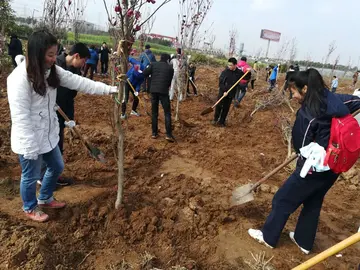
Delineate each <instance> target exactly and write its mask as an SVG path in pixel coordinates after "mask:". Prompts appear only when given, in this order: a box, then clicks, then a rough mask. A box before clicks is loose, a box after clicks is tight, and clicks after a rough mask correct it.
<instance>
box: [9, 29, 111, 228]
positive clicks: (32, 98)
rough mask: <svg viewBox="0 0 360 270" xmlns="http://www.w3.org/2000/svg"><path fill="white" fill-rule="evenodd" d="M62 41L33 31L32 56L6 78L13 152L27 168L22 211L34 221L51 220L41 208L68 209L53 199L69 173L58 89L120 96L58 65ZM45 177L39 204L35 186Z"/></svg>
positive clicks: (22, 188)
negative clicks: (61, 138) (63, 176)
mask: <svg viewBox="0 0 360 270" xmlns="http://www.w3.org/2000/svg"><path fill="white" fill-rule="evenodd" d="M57 46H58V45H57V40H56V38H55V37H54V36H53V35H52V34H50V33H49V32H47V31H37V32H34V33H33V34H32V35H31V36H30V37H29V40H28V48H27V52H28V57H27V59H26V60H25V61H23V62H22V63H21V64H20V65H19V66H18V67H17V68H16V69H15V70H14V71H13V72H12V73H11V74H10V75H9V77H8V78H7V89H8V99H9V105H10V113H11V121H12V126H11V148H12V150H13V152H15V153H16V154H18V155H19V159H20V165H21V168H22V173H21V183H20V194H21V198H22V201H23V210H24V212H25V214H26V216H27V217H29V218H30V219H32V220H35V221H39V222H44V221H46V220H48V218H49V216H48V215H47V214H45V213H44V212H42V211H41V210H40V209H39V208H63V207H65V203H63V202H58V201H56V200H55V199H54V197H53V192H54V190H55V188H56V181H57V179H58V177H59V176H60V175H61V173H62V171H63V169H64V162H63V159H62V156H61V153H60V150H59V147H58V146H57V145H58V142H59V122H58V119H57V115H56V109H57V106H56V91H57V90H56V88H57V87H58V86H60V85H61V86H64V87H67V88H69V89H73V90H78V91H81V92H84V93H88V94H99V95H104V94H111V93H116V92H117V89H116V87H111V86H108V85H106V84H103V83H100V82H94V81H92V80H89V79H86V78H83V77H80V76H78V75H75V74H73V73H71V72H68V71H65V70H64V69H62V68H60V67H58V66H56V65H55V62H56V56H57ZM43 163H45V164H46V172H45V175H44V177H43V184H42V186H41V189H40V194H39V197H38V199H36V181H37V180H38V179H40V178H41V167H42V164H43Z"/></svg>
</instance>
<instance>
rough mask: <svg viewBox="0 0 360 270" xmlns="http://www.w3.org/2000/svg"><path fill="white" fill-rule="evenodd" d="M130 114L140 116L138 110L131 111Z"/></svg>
mask: <svg viewBox="0 0 360 270" xmlns="http://www.w3.org/2000/svg"><path fill="white" fill-rule="evenodd" d="M130 115H135V116H140V114H139V113H138V112H136V111H133V110H132V111H131V113H130Z"/></svg>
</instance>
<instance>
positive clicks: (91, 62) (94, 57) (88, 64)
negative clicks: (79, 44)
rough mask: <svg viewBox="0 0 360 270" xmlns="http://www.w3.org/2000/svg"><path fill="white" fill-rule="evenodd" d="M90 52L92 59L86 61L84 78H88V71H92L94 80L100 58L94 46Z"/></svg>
mask: <svg viewBox="0 0 360 270" xmlns="http://www.w3.org/2000/svg"><path fill="white" fill-rule="evenodd" d="M89 52H90V58H89V59H88V60H86V63H85V70H84V77H86V76H87V73H88V70H89V69H90V79H91V80H92V79H93V78H94V72H95V69H96V65H97V62H98V60H99V56H98V53H97V51H96V50H95V46H94V45H91V46H90V49H89Z"/></svg>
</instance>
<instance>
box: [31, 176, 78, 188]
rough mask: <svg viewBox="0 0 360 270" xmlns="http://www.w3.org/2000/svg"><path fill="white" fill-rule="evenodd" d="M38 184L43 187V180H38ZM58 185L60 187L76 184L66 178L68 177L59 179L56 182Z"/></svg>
mask: <svg viewBox="0 0 360 270" xmlns="http://www.w3.org/2000/svg"><path fill="white" fill-rule="evenodd" d="M37 183H38V184H39V185H40V186H41V185H42V179H40V180H37ZM56 184H57V185H58V186H70V185H72V184H74V180H73V179H71V178H66V177H61V176H60V177H59V178H58V180H57V181H56Z"/></svg>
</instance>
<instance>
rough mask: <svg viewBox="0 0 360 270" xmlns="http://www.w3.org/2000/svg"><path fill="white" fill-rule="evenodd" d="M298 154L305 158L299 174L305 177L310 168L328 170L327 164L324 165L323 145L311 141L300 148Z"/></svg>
mask: <svg viewBox="0 0 360 270" xmlns="http://www.w3.org/2000/svg"><path fill="white" fill-rule="evenodd" d="M300 154H301V155H302V156H303V157H304V158H306V161H305V164H304V166H303V167H302V169H301V172H300V176H301V177H302V178H305V177H306V175H307V174H308V172H309V171H310V169H311V168H313V170H314V171H316V172H325V171H329V170H330V167H329V166H324V160H325V157H326V151H325V149H324V147H322V146H320V145H319V144H317V143H314V142H311V143H310V144H309V145H307V146H304V147H302V148H301V149H300Z"/></svg>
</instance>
